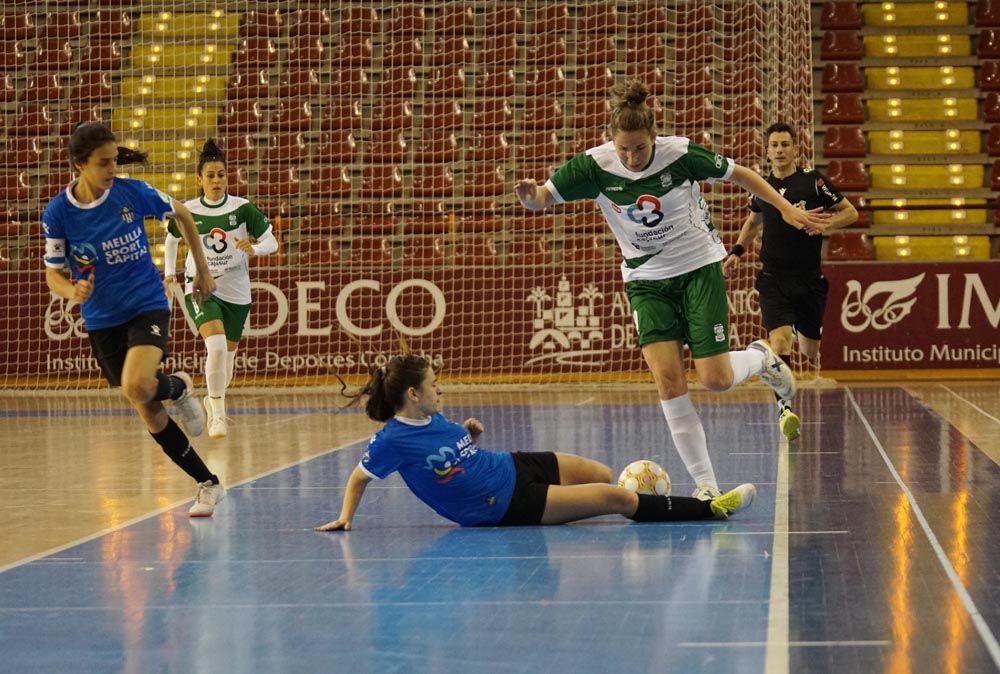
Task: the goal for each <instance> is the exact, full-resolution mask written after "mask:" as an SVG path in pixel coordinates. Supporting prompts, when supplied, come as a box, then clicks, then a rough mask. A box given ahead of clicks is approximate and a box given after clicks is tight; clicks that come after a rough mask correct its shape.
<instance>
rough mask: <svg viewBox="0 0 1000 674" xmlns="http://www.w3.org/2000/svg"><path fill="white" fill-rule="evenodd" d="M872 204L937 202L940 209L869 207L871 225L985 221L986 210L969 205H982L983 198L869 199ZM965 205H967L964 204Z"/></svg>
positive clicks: (954, 223)
mask: <svg viewBox="0 0 1000 674" xmlns="http://www.w3.org/2000/svg"><path fill="white" fill-rule="evenodd" d="M869 203H870V205H872V206H890V205H892V206H895V207H897V208H900V209H903V208H906V207H907V206H932V205H933V206H937V205H941V210H938V209H934V210H909V211H907V210H893V211H880V210H875V211H872V224H874V225H901V226H906V225H948V224H953V225H985V224H986V221H987V215H988V213H987V210H986V209H985V208H978V209H977V208H971V207H972V206H985V205H986V200H985V199H965V198H962V197H955V198H952V199H947V200H945V199H905V198H896V199H872V200H870V202H869ZM966 206H969V207H970V208H964V207H966Z"/></svg>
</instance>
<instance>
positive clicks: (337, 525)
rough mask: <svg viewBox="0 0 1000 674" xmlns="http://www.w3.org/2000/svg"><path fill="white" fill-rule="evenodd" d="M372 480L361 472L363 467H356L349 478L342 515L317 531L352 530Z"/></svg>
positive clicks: (317, 528) (341, 505)
mask: <svg viewBox="0 0 1000 674" xmlns="http://www.w3.org/2000/svg"><path fill="white" fill-rule="evenodd" d="M371 481H372V479H371V478H370V477H368V474H367V473H366V472H365V471H363V470H361V466H355V467H354V470H353V471H352V472H351V476H350V477H349V478H347V491H345V492H344V502H343V503H341V504H340V515H339V516H338V517H337V519H335V520H333V521H332V522H327V523H326V524H324V525H322V526H319V527H316V531H337V530H338V529H343V530H344V531H350V530H351V521H352V520H353V519H354V513H355V512H357V510H358V505H359V504H360V503H361V497H362V496H364V495H365V488H366V487H367V486H368V483H369V482H371Z"/></svg>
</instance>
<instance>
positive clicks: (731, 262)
mask: <svg viewBox="0 0 1000 674" xmlns="http://www.w3.org/2000/svg"><path fill="white" fill-rule="evenodd" d="M739 266H740V258H739V256H738V255H733V254H729V255H726V259H725V260H723V261H722V275H723V276H724V277H726V278H729V275H730V274H732V273H733V272H734V271H735V270H736V269H738V268H739Z"/></svg>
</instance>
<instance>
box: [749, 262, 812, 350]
mask: <svg viewBox="0 0 1000 674" xmlns="http://www.w3.org/2000/svg"><path fill="white" fill-rule="evenodd" d="M756 288H757V293H758V294H759V295H760V312H761V315H762V316H763V318H764V327H765V328H766V329H767V331H768V332H771V331H772V330H775V329H777V328H780V327H781V326H783V325H792V326H795V330H796V331H797V332H798V333H799V334H800V335H803V336H805V337H808V338H809V339H820V338H821V337H822V335H823V313H824V312H825V311H826V296H827V292H828V291H829V289H830V283H829V282H828V281H827V280H826V277H825V276H823V274H822V273H817V274H816V275H810V276H795V275H792V274H785V273H780V274H775V273H772V272H768V271H763V270H761V271H760V272H758V274H757V283H756Z"/></svg>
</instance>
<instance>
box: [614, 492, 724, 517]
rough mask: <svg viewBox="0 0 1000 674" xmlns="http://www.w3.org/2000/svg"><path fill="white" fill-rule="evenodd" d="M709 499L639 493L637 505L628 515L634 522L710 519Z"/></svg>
mask: <svg viewBox="0 0 1000 674" xmlns="http://www.w3.org/2000/svg"><path fill="white" fill-rule="evenodd" d="M712 517H713V515H712V507H711V506H710V505H709V501H702V500H700V499H696V498H691V497H690V496H654V495H652V494H639V507H638V508H636V510H635V514H634V515H632V516H631V517H629V519H630V520H634V521H636V522H678V521H681V520H708V519H712Z"/></svg>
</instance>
